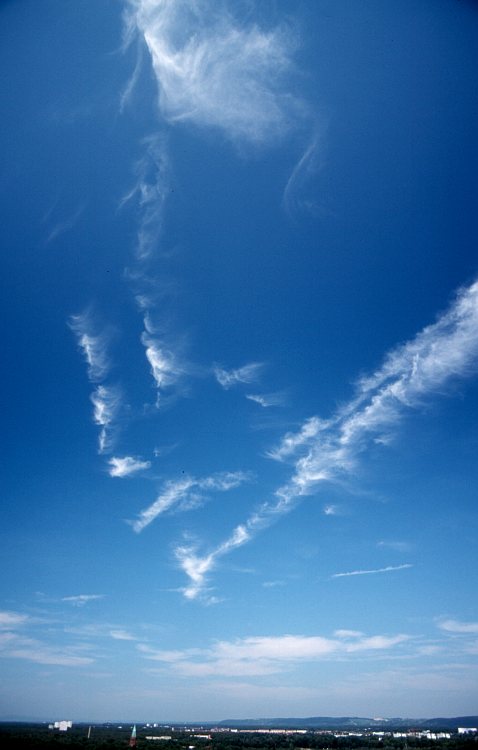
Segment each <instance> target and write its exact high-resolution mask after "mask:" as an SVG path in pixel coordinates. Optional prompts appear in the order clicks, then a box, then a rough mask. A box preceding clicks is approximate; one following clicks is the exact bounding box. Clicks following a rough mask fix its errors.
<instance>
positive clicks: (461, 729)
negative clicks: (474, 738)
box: [458, 727, 478, 734]
mask: <svg viewBox="0 0 478 750" xmlns="http://www.w3.org/2000/svg"><path fill="white" fill-rule="evenodd" d="M473 732H478V727H458V734H473Z"/></svg>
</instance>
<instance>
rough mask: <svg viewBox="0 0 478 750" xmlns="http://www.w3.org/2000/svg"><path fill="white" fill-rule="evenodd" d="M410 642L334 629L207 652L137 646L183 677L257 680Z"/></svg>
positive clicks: (244, 641) (222, 644)
mask: <svg viewBox="0 0 478 750" xmlns="http://www.w3.org/2000/svg"><path fill="white" fill-rule="evenodd" d="M409 640H410V636H408V635H405V634H403V633H400V634H398V635H393V636H389V635H373V636H367V635H364V634H363V633H360V632H357V631H351V630H337V631H335V633H334V637H333V638H328V637H324V636H319V635H315V636H305V635H282V636H253V637H248V638H239V639H237V640H235V641H218V642H216V643H214V644H213V645H212V646H211V647H210V648H208V649H205V648H202V649H197V648H194V649H185V650H182V651H181V650H180V651H167V650H162V649H155V648H153V647H152V646H150V645H149V644H138V646H137V649H138V651H139V652H140V653H141V654H142V655H143V656H144V658H146V659H150V660H152V661H156V662H162V663H163V664H165V665H168V666H169V668H170V669H171V670H173V671H174V672H175V673H176V674H178V675H180V676H183V677H204V676H216V675H217V676H226V677H237V676H245V675H249V676H260V675H267V674H277V673H280V672H284V671H290V670H291V669H293V668H294V665H296V664H297V665H298V664H301V663H304V662H315V661H321V660H324V659H333V658H341V659H342V658H344V657H346V656H349V657H351V658H352V656H353V654H360V653H363V652H374V651H379V652H389V651H391V650H392V649H395V648H397V647H400V646H402V645H403V644H405V643H406V642H407V641H409Z"/></svg>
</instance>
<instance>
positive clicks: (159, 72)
mask: <svg viewBox="0 0 478 750" xmlns="http://www.w3.org/2000/svg"><path fill="white" fill-rule="evenodd" d="M126 20H127V27H128V30H129V31H130V32H131V29H132V28H135V29H136V30H137V31H138V32H139V34H140V35H141V36H142V37H143V38H144V41H145V43H146V46H147V48H148V51H149V53H150V55H151V61H152V66H153V71H154V74H155V77H156V81H157V84H158V90H159V108H160V111H161V113H162V115H163V117H165V118H166V119H167V120H168V121H169V122H178V121H179V122H188V123H192V124H194V125H196V126H201V127H205V126H208V127H215V128H219V129H220V130H221V131H222V132H223V133H224V135H225V136H226V137H227V138H229V139H232V140H242V141H248V142H251V143H255V144H265V143H268V142H270V141H271V140H276V139H277V138H280V137H281V136H282V135H283V134H284V133H286V132H287V131H288V130H289V129H290V128H291V126H292V125H293V123H294V121H295V120H296V119H297V117H300V116H301V114H302V110H303V105H302V104H301V103H300V102H299V101H298V100H297V99H296V97H294V96H293V95H292V93H291V89H292V86H291V85H290V83H289V82H288V80H287V78H288V77H289V76H290V74H291V72H292V67H293V66H292V53H293V51H294V49H293V48H294V39H293V35H292V33H291V31H290V29H285V28H284V29H281V28H274V29H269V30H267V31H266V30H263V29H260V28H259V27H258V26H257V25H255V24H247V23H245V22H241V20H240V19H238V18H237V6H236V7H235V6H234V5H233V4H232V3H229V2H227V0H195V2H193V3H191V2H189V1H188V0H175V2H171V0H130V12H129V13H128V14H127V19H126ZM129 37H131V33H129Z"/></svg>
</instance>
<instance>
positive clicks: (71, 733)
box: [0, 716, 478, 750]
mask: <svg viewBox="0 0 478 750" xmlns="http://www.w3.org/2000/svg"><path fill="white" fill-rule="evenodd" d="M299 725H302V726H299ZM0 742H1V743H2V744H3V745H5V746H8V747H9V748H10V749H12V750H86V749H88V750H127V748H132V749H135V748H137V750H141V748H147V747H150V748H151V747H153V746H156V747H161V750H348V749H350V750H361V748H363V749H364V750H365V749H367V750H381V749H382V748H384V747H386V748H387V750H407V749H411V748H417V749H422V750H425V749H426V748H428V747H430V748H432V747H435V748H436V747H437V746H439V747H440V748H442V750H478V716H469V717H457V718H454V719H450V718H441V719H440V718H438V719H399V718H394V719H383V718H374V719H362V718H357V717H342V718H332V717H315V718H309V719H293V718H291V719H262V720H261V719H259V720H258V719H256V720H249V721H247V720H246V721H238V720H230V721H223V722H219V723H217V724H212V723H211V724H209V723H204V724H199V723H198V724H162V723H159V722H138V723H137V724H136V723H130V722H122V723H113V722H105V723H102V724H94V723H87V722H85V723H82V722H74V721H72V720H69V719H58V720H55V721H51V722H38V723H33V722H13V721H12V722H0Z"/></svg>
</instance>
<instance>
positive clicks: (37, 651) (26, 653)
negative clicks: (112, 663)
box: [5, 642, 95, 667]
mask: <svg viewBox="0 0 478 750" xmlns="http://www.w3.org/2000/svg"><path fill="white" fill-rule="evenodd" d="M5 656H8V658H9V659H25V660H26V661H32V662H35V663H36V664H49V665H52V666H60V667H84V666H87V665H88V664H92V663H93V662H94V661H95V660H94V659H93V658H92V657H90V656H81V655H78V654H77V653H74V652H72V651H71V650H68V649H64V650H62V649H55V648H50V647H48V646H44V645H42V644H40V643H36V642H32V643H29V644H28V645H21V644H18V646H17V647H15V648H10V649H9V650H8V651H7V652H6V653H5Z"/></svg>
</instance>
